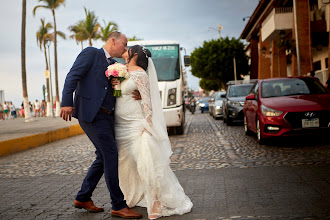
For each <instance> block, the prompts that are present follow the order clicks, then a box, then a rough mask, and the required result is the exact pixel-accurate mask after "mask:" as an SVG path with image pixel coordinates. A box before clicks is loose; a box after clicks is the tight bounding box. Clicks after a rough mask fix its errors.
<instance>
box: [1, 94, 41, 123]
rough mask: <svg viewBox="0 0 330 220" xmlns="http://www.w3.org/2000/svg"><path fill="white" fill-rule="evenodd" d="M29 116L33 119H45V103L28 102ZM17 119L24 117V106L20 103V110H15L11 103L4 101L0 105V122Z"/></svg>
mask: <svg viewBox="0 0 330 220" xmlns="http://www.w3.org/2000/svg"><path fill="white" fill-rule="evenodd" d="M29 107H30V112H31V115H32V116H34V117H46V115H47V103H46V102H45V100H42V101H41V102H40V101H39V100H38V99H37V100H36V101H35V102H33V103H31V102H29ZM17 117H25V109H24V104H23V102H22V104H21V107H20V108H16V107H15V105H14V104H13V102H11V101H9V102H8V101H4V102H3V103H0V120H7V119H15V118H17Z"/></svg>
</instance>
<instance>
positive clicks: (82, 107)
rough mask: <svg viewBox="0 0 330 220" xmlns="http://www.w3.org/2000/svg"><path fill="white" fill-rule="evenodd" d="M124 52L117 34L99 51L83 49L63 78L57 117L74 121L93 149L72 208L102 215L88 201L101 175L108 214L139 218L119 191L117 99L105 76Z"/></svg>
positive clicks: (124, 44) (122, 38)
mask: <svg viewBox="0 0 330 220" xmlns="http://www.w3.org/2000/svg"><path fill="white" fill-rule="evenodd" d="M126 50H127V38H126V36H125V35H124V34H122V33H120V32H113V33H111V34H110V35H109V36H108V38H107V41H106V43H105V45H104V47H103V48H101V49H97V48H93V47H87V48H85V49H84V50H83V51H82V52H81V53H80V54H79V55H78V57H77V59H76V60H75V62H74V64H73V66H72V67H71V69H70V71H69V73H68V74H67V76H66V79H65V83H64V87H63V92H62V107H61V113H60V116H61V117H62V118H63V119H64V120H66V121H67V120H68V119H69V120H71V116H73V117H75V118H77V119H78V121H79V124H80V126H81V127H82V129H83V130H84V132H85V133H86V134H87V136H88V137H89V139H90V140H91V141H92V143H93V144H94V146H95V148H96V151H95V153H96V159H95V161H94V162H93V164H92V165H91V167H90V168H89V170H88V172H87V175H86V177H85V179H84V181H83V183H82V186H81V189H80V191H79V192H78V194H77V196H76V200H75V201H74V206H75V207H76V208H84V209H86V210H88V211H90V212H102V211H104V209H103V208H98V207H96V206H95V205H94V203H93V201H92V199H91V197H92V193H93V191H94V189H95V188H96V185H97V184H98V182H99V180H100V179H101V177H102V175H103V174H104V177H105V181H106V184H107V187H108V190H109V191H110V197H111V200H112V201H111V203H112V210H111V214H112V215H114V216H119V217H123V218H142V214H140V213H138V212H135V211H134V210H132V209H129V208H128V206H127V204H126V201H125V200H124V195H123V193H122V191H121V189H120V187H119V178H118V150H117V146H116V141H115V134H114V108H115V101H116V99H115V97H114V96H113V89H112V86H111V84H110V82H109V81H108V79H107V77H106V76H105V71H106V70H107V67H108V65H109V64H114V63H115V62H116V60H114V59H113V57H119V58H120V57H121V56H122V54H123V53H124V52H125V51H126ZM73 92H75V99H74V101H73ZM136 99H138V98H136Z"/></svg>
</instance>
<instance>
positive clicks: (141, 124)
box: [115, 70, 193, 216]
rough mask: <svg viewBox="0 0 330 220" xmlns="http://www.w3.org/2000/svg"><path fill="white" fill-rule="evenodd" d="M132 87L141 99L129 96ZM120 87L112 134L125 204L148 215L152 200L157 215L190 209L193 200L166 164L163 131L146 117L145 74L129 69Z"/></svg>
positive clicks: (148, 111)
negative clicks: (115, 145) (144, 211)
mask: <svg viewBox="0 0 330 220" xmlns="http://www.w3.org/2000/svg"><path fill="white" fill-rule="evenodd" d="M136 89H138V90H139V91H140V93H141V97H142V102H141V101H137V100H134V99H133V98H132V95H131V93H132V91H134V90H136ZM121 90H122V96H121V97H118V98H117V101H116V108H115V109H116V110H115V134H116V142H117V147H118V159H119V161H118V165H119V168H118V169H119V184H120V188H121V190H122V191H123V193H124V196H125V200H126V202H127V205H128V206H129V207H134V206H142V207H146V208H147V212H148V215H152V214H155V213H153V212H154V211H153V210H155V206H154V204H157V216H158V214H159V216H170V215H174V214H179V215H182V214H184V213H187V212H190V210H191V208H192V206H193V204H192V202H191V201H190V199H189V197H188V196H186V194H185V192H184V190H183V188H182V187H181V185H180V183H179V181H178V179H177V177H176V176H175V174H174V173H173V171H172V170H171V168H170V162H171V161H170V156H171V154H172V150H171V143H170V141H169V138H168V136H167V133H166V131H163V130H164V129H155V126H157V122H158V121H157V119H156V118H155V119H154V120H153V121H152V122H153V123H152V124H149V123H148V121H147V120H148V118H150V117H152V116H151V113H152V109H151V106H152V105H151V101H150V92H149V80H148V75H147V74H146V72H145V71H141V70H137V71H131V72H130V78H128V79H125V80H124V81H122V82H121ZM144 130H147V131H149V132H143V131H144ZM157 130H158V131H157ZM160 131H163V133H164V134H163V133H162V132H160ZM158 212H159V213H158Z"/></svg>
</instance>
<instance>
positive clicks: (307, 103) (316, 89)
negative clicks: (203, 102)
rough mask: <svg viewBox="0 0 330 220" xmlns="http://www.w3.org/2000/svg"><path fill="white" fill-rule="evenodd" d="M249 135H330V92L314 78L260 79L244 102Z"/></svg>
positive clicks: (263, 139)
mask: <svg viewBox="0 0 330 220" xmlns="http://www.w3.org/2000/svg"><path fill="white" fill-rule="evenodd" d="M244 115H245V117H244V129H245V133H246V134H250V133H251V132H253V133H256V134H257V138H258V141H259V143H263V142H264V141H265V140H267V138H271V137H282V136H292V135H304V134H315V133H320V131H325V132H327V134H328V135H329V134H330V93H329V91H328V90H327V89H326V88H325V87H324V86H323V85H322V84H321V83H320V82H319V81H318V80H315V79H313V78H311V77H292V78H290V77H288V78H273V79H264V80H259V81H258V82H257V83H256V84H255V85H254V86H253V88H252V89H251V94H249V95H248V96H247V97H246V101H245V103H244Z"/></svg>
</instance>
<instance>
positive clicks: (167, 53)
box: [146, 45, 180, 81]
mask: <svg viewBox="0 0 330 220" xmlns="http://www.w3.org/2000/svg"><path fill="white" fill-rule="evenodd" d="M146 48H148V49H149V50H150V52H151V56H152V60H153V62H154V65H155V68H156V70H157V76H158V81H173V80H177V79H179V78H180V63H179V61H180V59H179V46H177V45H165V46H164V45H162V46H160V45H146Z"/></svg>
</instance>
